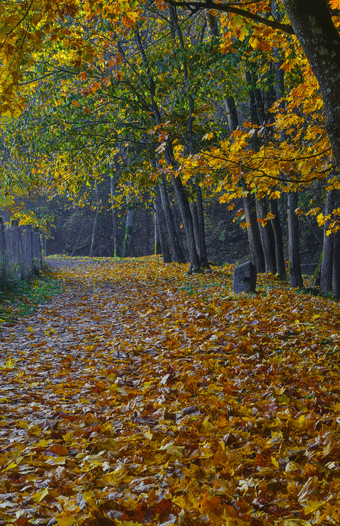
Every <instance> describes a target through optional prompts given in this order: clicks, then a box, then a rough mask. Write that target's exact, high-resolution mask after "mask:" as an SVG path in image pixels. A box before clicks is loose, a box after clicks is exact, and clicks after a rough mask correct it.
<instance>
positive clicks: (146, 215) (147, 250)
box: [144, 208, 151, 256]
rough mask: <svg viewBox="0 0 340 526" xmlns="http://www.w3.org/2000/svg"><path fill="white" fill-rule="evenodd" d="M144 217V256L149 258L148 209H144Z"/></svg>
mask: <svg viewBox="0 0 340 526" xmlns="http://www.w3.org/2000/svg"><path fill="white" fill-rule="evenodd" d="M144 216H145V238H146V239H145V255H146V256H149V255H150V253H151V250H150V214H149V209H148V208H146V209H145V210H144Z"/></svg>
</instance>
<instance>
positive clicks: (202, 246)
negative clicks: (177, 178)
mask: <svg viewBox="0 0 340 526" xmlns="http://www.w3.org/2000/svg"><path fill="white" fill-rule="evenodd" d="M195 190H196V208H197V220H198V232H199V257H200V263H201V267H202V268H205V269H210V265H209V261H208V254H207V245H206V242H205V223H204V209H203V197H202V190H201V187H200V185H199V183H198V182H197V181H196V182H195Z"/></svg>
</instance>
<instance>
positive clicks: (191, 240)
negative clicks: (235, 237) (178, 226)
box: [171, 174, 200, 274]
mask: <svg viewBox="0 0 340 526" xmlns="http://www.w3.org/2000/svg"><path fill="white" fill-rule="evenodd" d="M171 180H172V184H173V185H174V188H175V192H176V197H177V202H178V205H179V209H180V211H181V217H182V221H183V225H184V230H185V234H186V237H187V242H188V251H189V261H190V268H189V274H191V273H193V272H198V271H199V270H200V260H199V257H198V254H197V250H196V244H195V234H194V227H193V222H192V217H191V212H190V205H189V200H188V196H187V194H186V191H185V188H184V186H183V183H182V180H181V179H180V177H179V176H177V177H175V175H174V174H172V175H171Z"/></svg>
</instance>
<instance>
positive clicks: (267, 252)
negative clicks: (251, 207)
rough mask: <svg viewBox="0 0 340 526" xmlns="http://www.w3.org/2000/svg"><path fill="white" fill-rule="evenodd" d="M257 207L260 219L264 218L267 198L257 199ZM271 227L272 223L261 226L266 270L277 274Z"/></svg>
mask: <svg viewBox="0 0 340 526" xmlns="http://www.w3.org/2000/svg"><path fill="white" fill-rule="evenodd" d="M256 209H257V217H258V219H264V218H265V217H266V215H267V207H266V200H265V198H261V199H256ZM271 228H272V226H271V224H270V223H267V224H266V225H265V226H262V225H260V226H259V230H260V236H261V243H262V250H263V255H264V261H265V266H266V272H271V273H272V274H276V263H275V246H274V236H273V232H272V230H271Z"/></svg>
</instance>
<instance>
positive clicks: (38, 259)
mask: <svg viewBox="0 0 340 526" xmlns="http://www.w3.org/2000/svg"><path fill="white" fill-rule="evenodd" d="M32 259H33V272H34V273H35V274H38V273H39V271H40V270H41V267H42V255H41V241H40V232H39V228H37V227H35V228H34V230H33V243H32Z"/></svg>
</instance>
